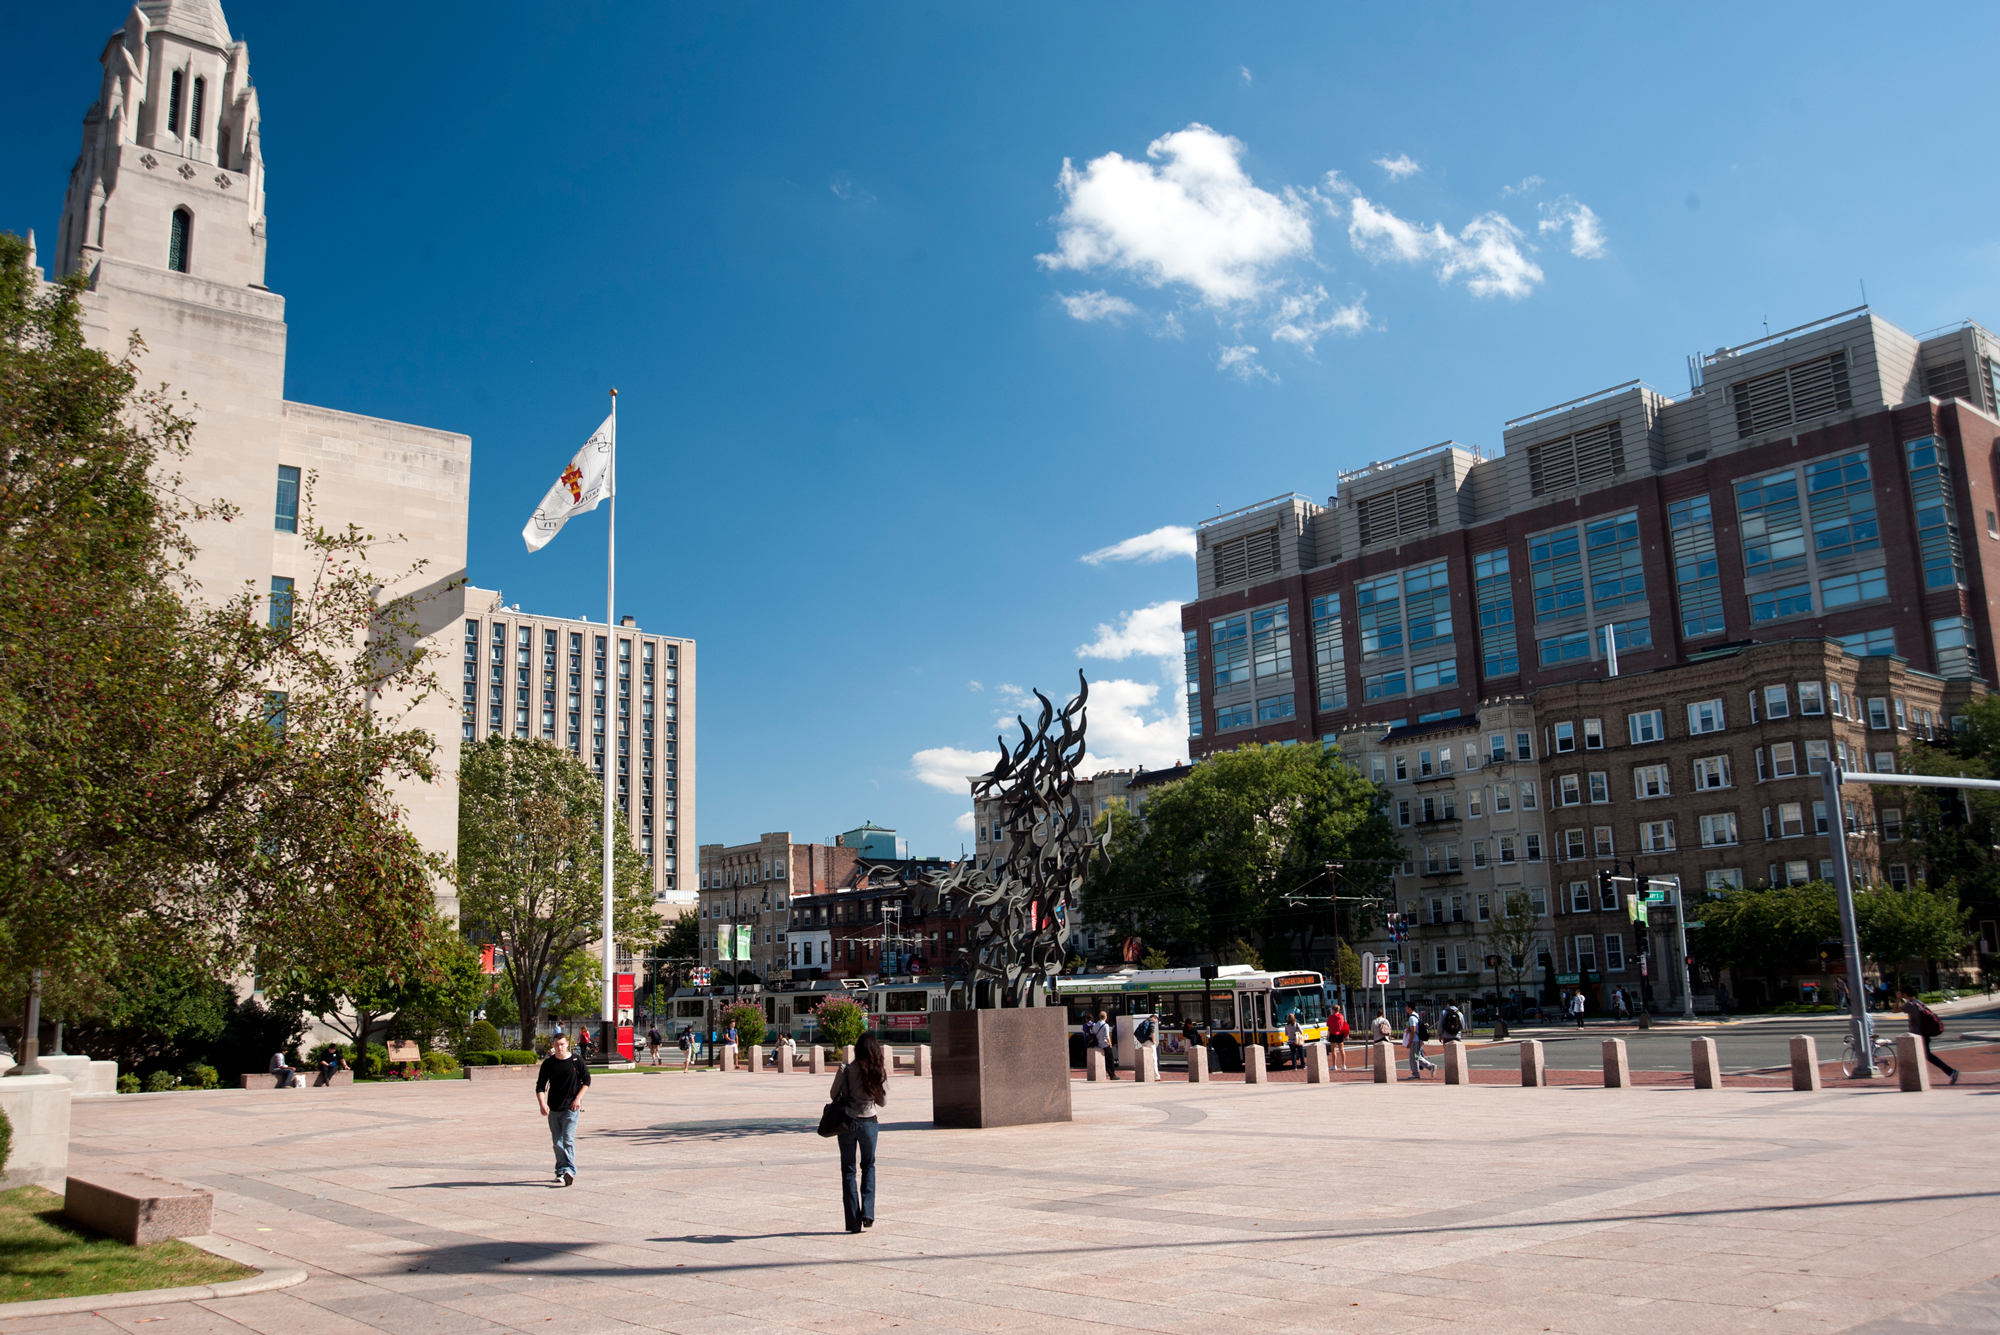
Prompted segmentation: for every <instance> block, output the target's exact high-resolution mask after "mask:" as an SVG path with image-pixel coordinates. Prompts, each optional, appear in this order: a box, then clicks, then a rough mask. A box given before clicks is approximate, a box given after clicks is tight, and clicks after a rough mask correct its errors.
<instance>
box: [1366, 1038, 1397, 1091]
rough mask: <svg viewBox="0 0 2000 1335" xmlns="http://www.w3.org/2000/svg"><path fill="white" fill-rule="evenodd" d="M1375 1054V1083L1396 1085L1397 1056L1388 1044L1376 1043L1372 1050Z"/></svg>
mask: <svg viewBox="0 0 2000 1335" xmlns="http://www.w3.org/2000/svg"><path fill="white" fill-rule="evenodd" d="M1370 1050H1371V1051H1372V1052H1374V1054H1375V1083H1376V1084H1378V1085H1393V1084H1395V1083H1396V1054H1395V1052H1394V1051H1393V1050H1392V1049H1391V1048H1390V1045H1389V1044H1387V1043H1376V1044H1374V1045H1372V1047H1371V1049H1370Z"/></svg>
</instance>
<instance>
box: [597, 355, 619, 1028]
mask: <svg viewBox="0 0 2000 1335" xmlns="http://www.w3.org/2000/svg"><path fill="white" fill-rule="evenodd" d="M604 490H605V497H606V499H607V500H608V501H609V502H610V504H611V522H610V524H609V526H608V533H609V537H608V538H607V540H606V550H605V555H604V666H605V669H606V674H605V675H606V676H607V677H608V676H609V675H610V673H611V672H613V671H615V670H616V668H615V667H614V665H613V663H612V659H613V657H614V652H613V651H614V650H615V648H616V646H615V645H613V644H612V640H613V639H615V638H616V637H617V633H618V632H617V629H616V626H617V621H618V613H617V599H618V391H617V390H616V389H614V390H612V391H611V466H610V472H609V474H608V475H607V476H606V478H605V487H604ZM611 737H612V733H611V719H610V717H609V716H607V717H606V718H605V728H604V979H603V982H604V994H603V1006H602V1010H603V1014H602V1015H601V1016H600V1017H599V1019H600V1020H601V1021H602V1023H601V1024H600V1025H599V1026H598V1028H599V1036H600V1038H601V1039H602V1040H603V1041H602V1044H601V1047H602V1049H603V1051H602V1053H601V1060H605V1061H609V1060H611V1059H613V1058H614V1057H616V1056H617V1055H618V1054H617V1053H616V1052H614V1051H613V1047H614V1045H615V1044H616V1042H617V1038H618V1035H617V1031H616V1030H615V1029H614V1028H613V1027H612V1021H613V1019H614V1018H616V1016H617V1011H616V1009H615V1003H616V1002H617V993H616V990H615V989H614V988H613V986H612V977H611V975H612V971H613V969H614V968H615V967H616V963H617V946H616V945H615V944H614V943H613V939H612V935H611V847H612V845H611V814H612V810H613V808H612V804H611V782H612V779H611V775H612V770H613V762H612V759H611V757H612V750H611Z"/></svg>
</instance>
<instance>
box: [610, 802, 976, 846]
mask: <svg viewBox="0 0 2000 1335" xmlns="http://www.w3.org/2000/svg"><path fill="white" fill-rule="evenodd" d="M951 828H952V829H954V830H957V831H958V832H959V833H960V834H971V833H972V813H971V812H970V811H961V812H960V813H959V814H958V819H957V820H955V821H953V822H952V823H951ZM600 847H601V845H600Z"/></svg>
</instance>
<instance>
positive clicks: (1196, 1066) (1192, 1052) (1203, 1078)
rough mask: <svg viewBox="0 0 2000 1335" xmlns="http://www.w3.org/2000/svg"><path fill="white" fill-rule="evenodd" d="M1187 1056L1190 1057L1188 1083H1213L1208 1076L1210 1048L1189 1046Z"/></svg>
mask: <svg viewBox="0 0 2000 1335" xmlns="http://www.w3.org/2000/svg"><path fill="white" fill-rule="evenodd" d="M1187 1058H1188V1083H1189V1084H1190V1085H1206V1084H1210V1083H1212V1082H1211V1081H1210V1080H1209V1078H1208V1049H1207V1048H1189V1049H1188V1050H1187Z"/></svg>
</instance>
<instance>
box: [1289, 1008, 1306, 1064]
mask: <svg viewBox="0 0 2000 1335" xmlns="http://www.w3.org/2000/svg"><path fill="white" fill-rule="evenodd" d="M1285 1055H1286V1057H1287V1058H1288V1059H1289V1060H1290V1061H1291V1064H1292V1069H1293V1070H1294V1071H1296V1070H1298V1069H1299V1068H1300V1067H1302V1066H1304V1065H1305V1064H1306V1031H1305V1027H1304V1026H1303V1025H1301V1024H1300V1023H1299V1017H1298V1015H1297V1014H1296V1013H1294V1014H1292V1015H1288V1016H1286V1017H1285Z"/></svg>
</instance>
